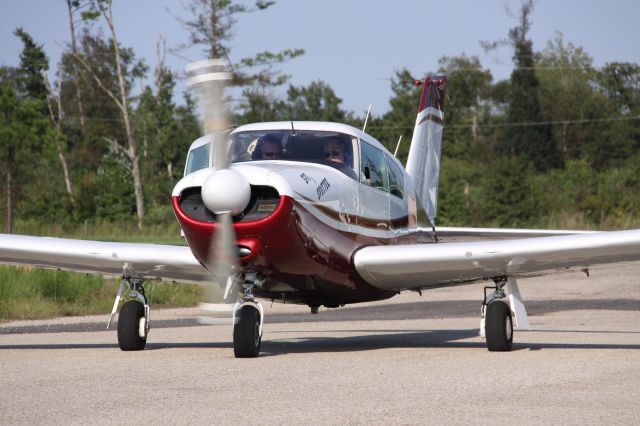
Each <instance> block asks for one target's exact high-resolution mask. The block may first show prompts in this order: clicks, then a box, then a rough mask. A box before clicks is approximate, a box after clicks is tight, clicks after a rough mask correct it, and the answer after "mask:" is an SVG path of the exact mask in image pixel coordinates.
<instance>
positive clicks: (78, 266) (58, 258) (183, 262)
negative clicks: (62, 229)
mask: <svg viewBox="0 0 640 426" xmlns="http://www.w3.org/2000/svg"><path fill="white" fill-rule="evenodd" d="M0 263H2V264H7V265H29V266H35V267H44V268H53V269H63V270H67V271H76V272H90V273H100V274H106V275H115V276H119V275H122V272H123V267H125V265H128V267H129V268H130V269H131V270H132V271H133V272H134V273H135V275H136V276H138V277H140V278H150V279H163V280H169V281H183V282H193V283H197V282H200V281H202V279H203V276H204V274H205V270H204V268H203V267H202V266H201V265H200V264H199V263H198V261H197V260H196V258H195V257H193V254H192V253H191V250H189V247H186V246H171V245H163V244H141V243H114V242H102V241H87V240H72V239H66V238H50V237H30V236H24V235H7V234H0Z"/></svg>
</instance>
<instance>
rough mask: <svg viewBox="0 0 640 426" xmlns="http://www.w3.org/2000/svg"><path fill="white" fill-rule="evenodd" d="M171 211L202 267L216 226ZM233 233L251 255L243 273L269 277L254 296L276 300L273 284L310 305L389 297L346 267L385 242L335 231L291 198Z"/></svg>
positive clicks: (278, 294)
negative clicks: (368, 247)
mask: <svg viewBox="0 0 640 426" xmlns="http://www.w3.org/2000/svg"><path fill="white" fill-rule="evenodd" d="M173 208H174V211H175V214H176V217H177V219H178V221H179V222H180V226H181V227H182V229H183V231H184V234H185V237H186V239H187V243H188V244H189V247H190V248H191V250H192V251H193V254H194V255H195V257H196V258H197V259H198V260H199V261H200V262H201V263H206V262H205V261H206V259H207V255H208V251H209V247H210V245H211V243H210V241H211V238H212V236H213V235H214V233H215V229H216V227H217V225H216V224H215V223H212V222H200V221H197V220H194V219H192V218H190V217H188V216H187V215H186V214H185V213H184V211H183V210H182V209H181V208H180V202H179V197H174V198H173ZM234 229H235V232H236V236H237V241H238V244H239V245H245V246H248V245H249V244H248V243H250V244H252V246H251V247H249V248H251V249H252V254H251V256H249V257H247V258H243V259H240V263H241V264H242V266H243V268H244V269H245V270H253V271H256V272H261V273H263V274H265V275H267V276H270V277H271V278H272V279H271V280H269V281H267V283H266V284H265V288H264V289H256V290H255V291H254V294H256V295H257V296H259V297H264V298H274V299H281V298H282V294H283V293H282V291H281V290H277V289H276V287H274V290H270V287H271V286H272V285H275V284H277V282H282V283H285V284H287V285H289V286H291V287H293V288H294V289H296V291H292V292H287V293H286V298H287V299H288V300H292V301H297V302H301V303H306V304H309V305H311V306H319V305H328V306H337V305H339V304H344V303H355V302H363V301H370V300H381V299H386V298H388V297H391V296H393V294H394V293H392V292H388V291H383V290H379V289H376V288H374V287H372V286H370V285H369V284H368V283H366V282H365V281H364V280H363V279H362V278H361V277H360V276H359V275H358V274H357V273H356V272H355V270H354V269H353V267H352V264H351V259H352V256H353V254H354V253H355V251H356V250H357V249H358V248H360V247H363V246H364V245H379V244H385V243H388V242H389V241H386V242H383V241H381V240H380V239H376V238H372V237H367V236H364V235H360V234H355V233H347V232H341V231H339V230H338V229H335V228H333V227H331V226H329V225H327V224H325V223H323V222H322V221H320V220H319V219H318V218H316V217H315V216H314V215H313V214H312V213H311V212H309V211H308V210H307V209H306V208H304V206H303V205H302V204H300V203H299V202H297V201H295V200H293V199H292V198H291V197H288V196H281V197H280V203H279V205H278V207H277V208H276V210H275V211H274V212H273V213H272V214H271V215H269V216H267V217H266V218H264V219H260V220H257V221H251V222H236V223H234Z"/></svg>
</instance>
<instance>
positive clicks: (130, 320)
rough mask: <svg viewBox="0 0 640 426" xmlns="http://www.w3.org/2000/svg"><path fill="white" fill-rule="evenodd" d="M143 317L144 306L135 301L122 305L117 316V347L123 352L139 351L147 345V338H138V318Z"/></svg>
mask: <svg viewBox="0 0 640 426" xmlns="http://www.w3.org/2000/svg"><path fill="white" fill-rule="evenodd" d="M143 317H144V306H143V305H142V303H140V302H137V301H135V300H129V301H128V302H127V303H125V304H124V305H122V309H121V310H120V315H118V345H119V346H120V349H121V350H123V351H141V350H143V349H144V347H145V345H146V344H147V336H145V337H140V334H139V327H140V318H143Z"/></svg>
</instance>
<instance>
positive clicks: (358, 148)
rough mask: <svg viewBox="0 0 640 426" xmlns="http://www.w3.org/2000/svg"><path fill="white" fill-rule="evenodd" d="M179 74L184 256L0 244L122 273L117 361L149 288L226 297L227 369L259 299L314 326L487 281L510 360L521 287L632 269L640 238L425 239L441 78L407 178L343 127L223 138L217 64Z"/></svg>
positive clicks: (138, 339)
mask: <svg viewBox="0 0 640 426" xmlns="http://www.w3.org/2000/svg"><path fill="white" fill-rule="evenodd" d="M189 71H190V72H191V75H192V77H191V83H192V84H193V85H194V87H200V88H201V96H200V101H201V102H200V104H201V107H202V109H203V111H205V112H204V114H203V116H204V119H203V122H204V123H205V125H204V127H205V134H204V136H202V137H201V138H199V139H197V140H196V141H195V142H193V143H192V145H191V147H190V148H189V152H188V155H187V160H186V164H185V174H184V177H183V178H182V179H181V180H180V181H179V182H178V183H177V184H176V186H175V188H174V189H173V191H172V205H173V210H174V213H175V216H176V218H177V221H178V223H179V224H180V227H181V229H182V233H183V236H184V238H185V240H186V243H187V246H170V245H158V244H137V243H116V242H98V241H84V240H72V239H64V238H45V237H31V236H18V235H0V263H5V264H14V265H21V264H23V265H24V264H26V265H31V266H35V267H46V268H57V269H65V270H73V271H83V272H93V273H101V274H111V275H118V276H121V277H122V282H121V285H120V288H119V290H118V294H117V296H116V300H115V301H114V306H113V310H112V312H111V316H110V317H109V324H110V322H111V320H112V318H113V316H114V314H115V313H116V310H117V308H118V306H119V303H120V300H121V299H122V298H123V295H124V293H125V290H128V296H129V299H130V300H128V301H127V302H126V303H124V304H123V305H122V308H121V310H120V313H119V317H118V325H117V331H118V333H117V335H118V344H119V347H120V349H122V350H124V351H133V350H142V349H144V347H145V345H146V341H147V336H148V334H149V329H150V306H149V300H148V298H147V297H146V295H145V292H144V283H145V281H146V280H149V279H161V280H169V281H180V282H196V283H201V284H203V283H204V284H205V287H206V288H207V289H210V288H211V287H209V284H211V282H213V283H216V284H217V285H218V286H220V288H221V289H224V296H223V297H222V303H217V302H220V300H217V301H216V300H215V297H213V296H211V294H209V296H211V297H209V296H208V297H209V299H208V300H207V302H209V303H205V304H203V306H204V307H210V308H211V310H214V311H215V310H217V309H219V308H220V307H221V306H222V307H226V308H224V309H228V311H229V314H230V317H231V318H232V319H233V324H234V325H233V348H234V354H235V356H236V357H239V358H246V357H257V356H258V355H259V354H260V346H261V340H262V335H263V324H264V317H265V314H264V309H263V308H262V305H261V303H260V301H259V299H266V300H271V301H283V302H287V303H299V304H304V305H307V306H309V308H310V310H311V313H317V312H318V309H319V307H321V306H324V307H327V308H337V307H341V306H344V305H347V304H354V303H360V302H369V301H378V300H384V299H388V298H391V297H393V296H395V295H396V294H398V293H400V292H402V291H417V292H422V291H425V290H429V289H433V288H438V287H443V286H455V285H460V284H465V283H469V282H488V283H492V284H491V285H489V286H485V287H484V289H483V292H484V293H483V296H482V298H481V303H482V309H481V325H480V333H481V335H483V336H484V337H485V339H486V344H487V348H488V349H489V350H490V351H509V350H511V348H512V344H513V330H514V321H515V323H516V326H517V327H518V328H523V329H527V328H529V324H528V319H527V315H526V309H525V306H524V303H523V300H522V297H521V295H520V292H519V289H518V285H517V279H518V278H520V277H523V276H528V275H532V274H542V273H552V272H555V271H557V270H560V269H566V268H572V267H575V268H585V267H588V266H590V265H593V264H601V263H611V262H621V261H630V260H638V259H640V230H627V231H614V232H585V231H582V232H581V231H565V230H531V229H487V228H450V227H437V226H436V215H437V195H438V180H439V171H440V152H441V144H442V134H443V120H444V101H445V93H446V83H447V77H446V76H443V75H442V76H429V77H427V78H425V79H422V80H417V81H416V82H415V83H416V84H417V85H420V86H422V94H421V98H420V101H419V108H418V114H417V117H416V124H415V128H414V133H413V138H412V141H411V146H410V149H409V157H408V160H407V165H406V168H405V167H403V165H402V164H401V162H400V161H399V160H398V159H396V158H395V157H394V156H393V155H392V154H391V153H390V152H389V151H388V150H387V149H386V148H385V147H384V145H383V144H381V143H380V142H379V141H377V140H376V139H375V138H373V137H372V136H370V135H368V134H367V133H365V132H364V131H361V130H359V129H356V128H354V127H352V126H348V125H345V124H340V123H328V122H305V121H284V122H269V123H256V124H249V125H243V126H240V127H237V128H234V129H231V130H228V131H225V130H224V129H225V128H226V127H227V121H226V112H225V108H224V105H223V101H222V99H223V96H222V94H223V92H224V82H225V81H227V80H228V79H229V78H230V76H229V73H228V72H227V71H226V69H225V65H224V64H223V63H222V62H220V61H216V60H212V61H206V62H202V63H196V64H194V65H193V66H192V67H191V69H190V70H189ZM207 123H208V124H207ZM206 271H208V274H207V273H206ZM505 288H506V290H508V291H506V292H505ZM479 299H480V298H479ZM507 301H508V303H507ZM224 309H223V310H224ZM107 327H108V326H107Z"/></svg>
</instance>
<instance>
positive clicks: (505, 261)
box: [353, 230, 640, 290]
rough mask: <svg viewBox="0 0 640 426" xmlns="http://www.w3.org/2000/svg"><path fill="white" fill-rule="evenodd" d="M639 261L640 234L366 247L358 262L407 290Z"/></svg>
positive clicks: (387, 285) (388, 285) (368, 276)
mask: <svg viewBox="0 0 640 426" xmlns="http://www.w3.org/2000/svg"><path fill="white" fill-rule="evenodd" d="M638 259H640V230H631V231H615V232H596V233H589V234H577V235H562V236H553V237H540V238H526V239H512V240H498V241H481V242H455V243H437V244H421V245H396V246H374V247H365V248H362V249H360V250H359V251H357V252H356V254H355V255H354V258H353V262H354V266H355V269H356V270H357V271H358V273H359V274H360V276H362V277H363V278H364V279H365V280H366V281H367V282H368V283H370V284H371V285H373V286H375V287H378V288H381V289H385V290H404V289H409V288H427V287H435V286H442V285H453V284H457V283H462V282H469V281H475V280H479V279H484V278H491V277H496V276H518V275H523V274H529V273H534V272H541V271H548V270H554V269H560V268H568V267H574V266H588V265H593V264H601V263H613V262H623V261H630V260H638Z"/></svg>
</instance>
